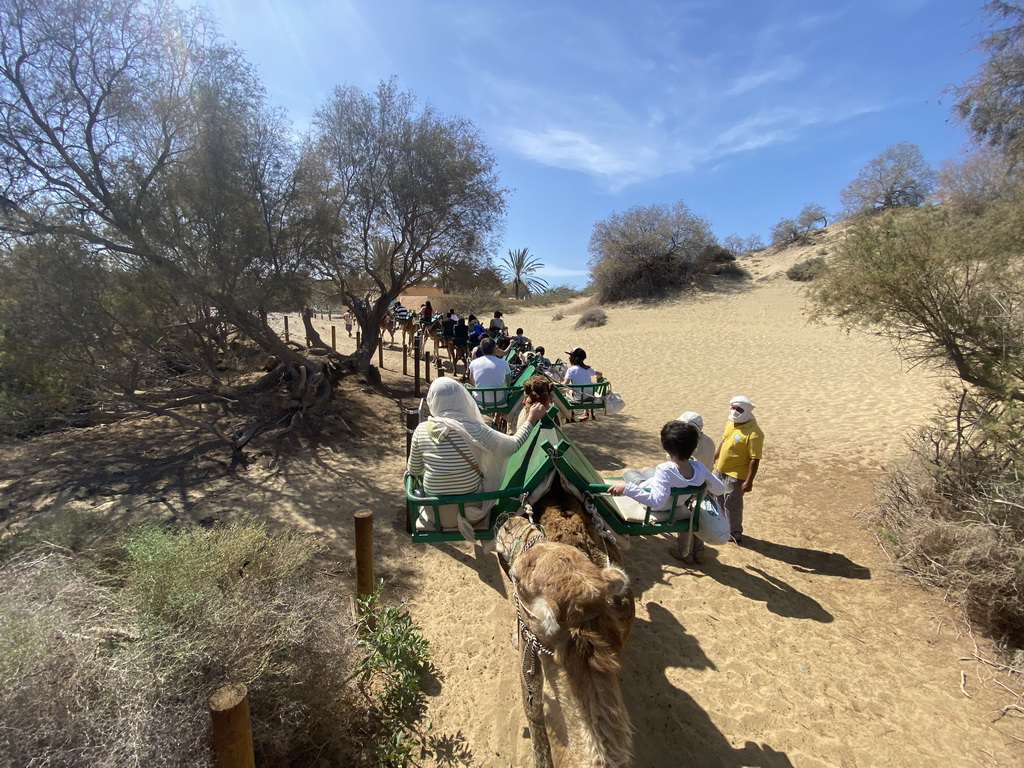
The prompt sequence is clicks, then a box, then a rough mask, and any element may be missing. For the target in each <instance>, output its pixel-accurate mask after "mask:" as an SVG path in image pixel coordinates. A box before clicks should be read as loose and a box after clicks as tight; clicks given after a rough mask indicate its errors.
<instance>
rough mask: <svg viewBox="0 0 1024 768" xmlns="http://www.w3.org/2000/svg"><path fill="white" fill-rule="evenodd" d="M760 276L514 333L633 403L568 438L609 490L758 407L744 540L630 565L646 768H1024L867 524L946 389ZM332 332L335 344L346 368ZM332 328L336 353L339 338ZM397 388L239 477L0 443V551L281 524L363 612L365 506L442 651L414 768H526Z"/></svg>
mask: <svg viewBox="0 0 1024 768" xmlns="http://www.w3.org/2000/svg"><path fill="white" fill-rule="evenodd" d="M746 266H747V267H748V268H750V269H751V271H752V272H753V274H754V277H755V280H754V281H752V282H750V283H748V284H745V285H744V286H743V287H741V288H734V289H732V290H728V291H723V292H718V293H712V294H707V295H704V296H702V297H700V298H696V299H694V298H690V299H686V300H683V301H679V302H672V303H668V304H664V305H661V306H656V307H614V308H611V309H608V310H607V311H608V322H607V324H606V325H604V326H603V327H600V328H594V329H588V330H581V331H574V330H573V324H574V322H575V320H576V317H577V314H575V313H578V311H579V306H578V305H577V306H569V307H549V308H533V309H529V310H522V311H519V312H516V313H511V314H509V315H507V317H506V319H507V320H508V322H509V324H510V325H511V326H512V327H513V328H514V327H516V326H522V327H523V328H525V330H526V333H527V335H529V336H531V337H532V338H533V340H534V342H535V343H541V344H544V345H545V346H546V348H547V350H548V353H549V356H550V357H552V358H555V357H558V356H561V357H563V359H564V357H565V355H564V351H565V350H568V349H571V348H572V347H574V346H581V347H583V348H585V349H586V350H587V352H588V353H589V357H588V361H590V362H591V363H592V364H593V365H594V366H595V367H596V368H598V369H599V370H601V371H602V372H603V373H604V375H605V376H606V377H607V378H608V379H609V380H610V381H611V383H612V387H613V389H614V390H615V391H617V392H619V393H621V395H622V396H623V398H624V399H625V401H626V409H625V410H624V411H622V412H621V413H619V414H616V415H613V416H605V415H601V416H599V418H598V419H597V420H596V421H593V422H587V423H579V424H570V425H568V426H567V427H566V429H567V431H568V432H569V434H570V436H571V437H572V439H573V440H574V441H576V442H577V444H578V445H579V446H580V447H581V448H582V449H583V450H584V451H585V453H586V454H587V456H588V457H589V458H590V460H591V462H592V463H593V464H594V465H595V466H596V467H597V469H598V470H600V471H602V472H606V473H608V474H616V473H618V472H620V471H621V470H622V469H623V468H624V467H630V466H632V467H642V466H644V465H650V464H653V463H656V462H657V461H658V460H659V457H661V455H662V451H661V449H660V446H659V445H658V438H657V434H658V430H659V428H660V426H661V425H662V423H664V422H665V421H666V420H668V419H671V418H674V417H676V416H678V415H679V414H680V413H681V412H683V411H686V410H695V411H698V412H700V413H701V414H703V416H704V422H705V429H706V431H707V432H708V433H709V434H711V435H712V436H713V437H714V438H715V439H716V440H717V439H718V438H719V437H720V432H721V429H722V427H723V425H724V422H725V416H726V410H727V405H728V400H729V398H730V397H731V396H733V395H736V394H744V395H747V396H748V397H750V398H751V399H752V400H753V401H754V402H755V403H756V404H757V410H756V412H755V413H756V415H757V418H758V421H759V423H760V424H761V426H762V428H763V429H764V431H765V433H766V447H765V457H764V460H763V462H762V465H761V472H760V473H759V475H758V477H757V480H756V482H755V485H754V489H753V492H752V493H751V494H750V495H749V496H748V497H747V514H746V521H745V527H746V535H747V539H746V542H745V546H737V545H734V544H728V545H723V546H719V547H713V548H711V550H712V551H710V552H709V556H708V558H707V560H706V562H705V564H704V565H703V566H700V567H692V568H687V567H684V566H682V565H681V564H680V563H678V562H676V561H675V560H672V559H671V558H670V557H669V556H668V554H667V549H668V547H669V545H670V544H671V543H672V540H671V539H670V538H668V537H645V538H637V539H634V540H633V541H632V547H631V548H630V549H629V550H628V551H627V552H626V558H627V570H628V572H629V575H630V578H631V579H632V581H633V584H634V587H635V590H636V595H637V622H636V626H635V628H634V630H633V634H632V636H631V638H630V641H629V645H628V646H627V649H626V654H625V658H624V666H623V670H622V682H623V689H624V694H625V699H626V702H627V705H628V708H629V711H630V713H631V716H632V720H633V724H634V727H635V731H636V736H635V755H636V757H635V761H634V765H635V766H638V767H639V768H648V767H653V766H702V767H704V766H707V767H713V766H730V767H733V766H735V767H738V766H790V765H792V766H799V767H800V768H824V767H825V766H843V767H844V768H853V767H858V768H866V767H868V766H881V765H885V766H894V767H896V768H901V767H904V766H905V767H907V768H920V767H921V766H931V765H951V766H1007V767H1010V766H1020V765H1024V725H1022V724H1024V721H1022V720H1021V713H1020V711H1018V710H1014V709H1009V710H1007V711H1006V712H1005V713H1004V712H1002V711H1001V710H1002V709H1003V708H1004V707H1007V706H1008V705H1011V704H1014V703H1015V702H1017V701H1018V700H1017V699H1016V698H1015V697H1014V696H1013V695H1011V693H1010V692H1009V690H1008V689H1005V688H1002V687H1001V686H1000V683H1005V684H1007V685H1009V686H1010V687H1015V686H1019V681H1018V680H1013V679H1008V678H1000V677H999V673H1000V671H999V669H998V668H997V667H995V666H993V665H992V664H989V663H986V662H985V661H981V660H979V658H978V657H981V659H987V660H995V659H996V655H995V652H994V651H993V649H992V648H991V647H990V646H989V645H988V644H987V643H986V642H985V641H984V640H983V639H975V638H973V637H972V636H971V635H970V634H969V633H968V631H967V629H966V627H965V626H964V625H963V624H962V623H961V622H960V621H959V620H958V617H957V613H956V611H955V609H954V608H953V606H951V605H950V604H948V603H947V602H945V601H944V600H943V595H942V594H941V593H940V592H937V591H935V590H933V589H927V588H924V587H922V586H920V585H918V584H917V583H915V582H914V581H913V580H912V579H910V578H909V577H908V576H906V575H905V574H902V573H899V572H897V571H895V570H894V569H893V568H892V567H891V566H890V565H889V563H888V561H887V559H886V557H885V555H884V554H883V552H882V550H881V549H880V547H879V546H878V543H877V541H876V538H875V534H874V533H873V532H872V530H870V529H869V527H868V525H867V523H865V522H864V520H863V518H861V517H859V516H858V513H859V512H860V511H862V510H864V509H865V508H867V507H869V506H870V505H871V503H872V499H873V498H874V494H875V492H876V488H877V487H878V486H879V485H880V483H881V481H882V478H883V477H884V473H885V468H886V467H887V466H890V465H891V464H893V463H894V462H897V461H899V460H900V459H901V457H902V456H904V455H905V453H906V448H905V440H906V438H907V436H908V435H910V434H911V433H912V432H913V431H914V429H915V428H917V427H919V426H920V425H922V424H924V423H926V422H927V420H928V418H929V417H930V414H932V413H933V412H934V410H935V406H936V403H937V402H938V401H939V400H940V398H941V397H942V381H941V380H940V379H939V378H938V377H936V376H935V375H933V374H929V372H927V371H923V370H908V369H906V367H905V366H903V365H902V364H901V362H900V360H899V357H898V356H897V355H896V354H895V353H894V352H893V351H892V350H891V349H890V348H889V346H888V345H887V344H886V343H885V342H883V341H881V340H879V339H875V338H871V337H868V336H865V335H860V334H857V333H853V334H846V333H844V332H841V331H838V330H836V329H835V328H833V327H828V326H823V325H815V324H811V323H808V321H807V316H806V314H805V306H804V299H803V296H802V289H801V287H800V286H799V285H798V284H796V283H792V282H790V281H788V280H786V279H785V278H784V277H782V276H781V274H780V269H781V268H782V267H784V266H785V265H777V264H775V265H771V264H767V263H763V262H762V260H760V259H753V260H748V262H747V264H746ZM560 315H561V319H556V318H557V317H559V316H560ZM292 319H293V325H292V329H293V330H292V333H293V334H294V333H295V332H296V330H295V329H297V328H298V327H299V324H298V322H297V320H296V319H295V318H294V316H293V318H292ZM334 324H336V325H337V326H338V327H337V330H338V332H339V335H338V348H339V351H341V352H349V351H352V350H353V349H354V348H355V340H354V339H349V338H348V337H347V336H346V335H345V333H344V329H343V327H341V326H340V324H339V323H338V321H337V320H336V319H335V320H334ZM318 325H319V326H320V328H321V330H322V332H323V333H324V334H325V338H326V339H328V340H329V339H330V325H331V323H330V322H328V321H326V320H323V321H318ZM382 375H383V379H384V384H385V386H386V387H387V388H388V389H389V391H390V392H391V393H392V395H393V398H392V399H388V398H386V397H381V396H379V395H378V394H376V393H374V392H372V391H371V390H370V388H369V387H368V386H365V385H361V384H359V382H358V381H356V380H355V379H354V378H350V379H346V380H345V382H344V386H343V387H342V389H341V392H340V393H339V397H338V407H337V412H336V413H334V414H330V415H329V416H328V417H327V418H326V419H324V420H323V423H322V424H321V425H320V426H319V427H318V432H317V433H316V437H315V438H304V437H301V436H299V435H298V434H296V435H294V436H291V437H289V438H287V440H286V444H285V445H284V446H283V449H280V450H279V449H275V448H272V447H270V446H263V447H260V446H257V447H255V448H253V449H252V451H251V456H250V462H249V463H248V465H245V466H243V467H240V468H237V469H235V470H232V469H231V468H230V467H229V462H228V461H227V459H226V457H225V456H224V455H223V451H222V450H220V449H217V448H216V446H213V447H210V446H209V445H207V446H206V447H205V448H203V449H201V450H197V449H195V447H194V446H191V445H189V446H182V443H181V440H182V432H181V429H180V428H178V427H176V426H175V425H173V424H171V423H170V422H168V421H166V420H161V419H146V420H141V421H139V422H138V423H137V424H136V425H135V426H134V427H133V426H132V425H127V424H126V425H121V426H120V427H119V428H118V429H117V430H112V429H109V428H105V427H96V428H92V429H84V430H76V431H74V432H73V433H65V434H54V435H49V436H44V437H41V438H38V439H35V440H32V441H22V442H14V443H9V444H7V445H6V446H5V447H4V450H5V462H4V465H3V466H2V467H0V524H2V525H0V528H2V530H0V533H2V534H4V535H6V534H8V533H13V532H15V531H17V530H20V529H22V528H23V527H24V526H26V525H29V524H31V523H32V522H33V521H35V520H39V519H43V518H46V517H47V516H49V515H51V514H55V513H57V512H59V511H61V510H63V511H66V512H72V513H74V514H76V515H80V514H81V515H84V514H89V515H91V516H93V517H94V518H95V519H96V520H97V521H100V522H106V523H108V524H109V525H110V526H113V527H115V529H116V528H117V527H119V526H121V525H123V523H124V522H125V521H126V520H131V519H139V518H140V517H147V516H148V517H157V518H159V519H166V518H167V517H168V516H174V517H175V518H177V519H178V520H181V521H193V522H195V521H200V520H203V519H204V518H207V517H212V518H215V519H217V520H225V521H226V520H231V519H236V518H249V519H252V518H256V519H260V520H267V521H269V522H270V523H271V524H272V525H277V526H285V527H292V528H295V527H297V528H299V529H301V530H306V531H310V532H313V533H315V534H317V535H318V536H321V537H322V538H323V539H324V540H325V541H326V542H327V543H328V544H329V546H331V547H332V548H333V549H334V550H336V551H337V552H338V553H339V554H340V555H341V557H340V559H339V562H341V563H342V565H341V566H335V567H338V568H339V570H338V576H339V579H338V584H339V600H349V599H350V594H349V593H350V591H351V584H352V582H353V577H352V576H353V574H352V571H353V568H352V566H351V553H352V513H353V512H354V511H356V510H358V509H360V508H369V509H372V510H373V511H374V517H375V544H376V551H377V562H376V575H377V576H378V577H379V578H383V579H385V580H386V582H387V588H386V589H387V597H388V598H389V599H391V600H396V601H403V602H405V604H406V605H407V607H408V609H409V611H410V612H411V613H412V615H413V618H414V619H415V621H416V622H417V623H418V624H419V625H420V626H421V627H422V629H423V632H424V634H425V635H426V637H427V639H428V640H429V641H430V643H431V646H432V651H433V658H434V665H435V670H436V671H435V674H434V675H433V677H432V678H431V679H430V680H429V681H428V685H427V691H428V709H427V713H426V717H427V718H428V719H429V721H430V724H431V725H430V728H429V731H428V733H429V734H430V736H431V752H432V754H431V755H429V756H427V757H426V758H424V761H423V763H424V764H426V765H431V764H443V765H465V766H488V767H489V766H498V767H502V766H514V767H515V768H525V767H526V766H529V765H530V764H531V763H530V748H529V741H528V739H529V734H528V733H527V731H526V721H525V718H524V715H523V712H522V703H521V701H520V693H519V682H518V670H517V655H516V652H515V651H514V650H513V648H512V645H511V639H510V638H511V632H512V627H513V613H512V610H511V608H510V605H509V602H508V600H507V591H506V590H507V584H506V583H505V581H504V576H503V575H502V574H501V572H500V570H499V568H498V565H497V563H496V560H495V557H494V556H493V555H483V554H481V552H480V550H479V549H478V548H474V547H473V546H472V545H470V544H469V543H467V542H456V543H451V544H436V545H413V544H412V543H410V542H409V540H408V538H407V537H406V534H405V531H404V522H403V519H404V518H403V516H404V502H403V493H402V471H403V468H404V424H403V421H402V412H401V408H402V406H409V405H412V404H413V403H414V402H415V400H414V399H413V398H412V397H411V395H412V391H411V390H412V380H411V377H410V376H403V375H402V362H401V354H400V351H399V350H398V349H397V348H389V349H388V350H387V351H386V352H385V354H384V370H383V371H382ZM129 428H132V429H134V430H135V432H134V437H133V438H132V439H131V440H129V439H128V436H127V433H126V430H127V429H129ZM189 439H190V440H192V439H193V438H189ZM140 441H144V445H142V444H141V443H140ZM288 441H291V442H288ZM278 448H281V447H280V446H279V447H278ZM438 755H440V757H437V756H438Z"/></svg>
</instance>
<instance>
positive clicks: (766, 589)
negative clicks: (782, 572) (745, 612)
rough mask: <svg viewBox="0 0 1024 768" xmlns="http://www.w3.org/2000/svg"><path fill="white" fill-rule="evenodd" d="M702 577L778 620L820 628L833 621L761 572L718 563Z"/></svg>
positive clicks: (801, 595) (815, 605)
mask: <svg viewBox="0 0 1024 768" xmlns="http://www.w3.org/2000/svg"><path fill="white" fill-rule="evenodd" d="M705 573H707V574H708V576H710V577H711V578H713V579H715V581H717V582H719V583H720V584H723V585H725V586H727V587H732V588H733V589H735V590H736V591H737V592H739V593H740V594H741V595H743V596H744V597H746V598H749V599H750V600H757V601H758V602H762V603H764V604H765V607H766V608H767V609H768V610H769V611H771V612H772V613H774V614H776V615H777V616H786V617H789V618H792V619H810V620H811V621H820V622H821V623H823V624H827V623H829V622H831V621H832V620H833V618H834V617H833V616H832V614H831V613H829V612H828V611H826V610H825V609H824V608H823V607H822V606H821V603H819V602H818V601H817V600H815V599H813V598H811V597H808V596H807V595H805V594H804V593H803V592H800V591H799V590H797V589H794V588H793V587H791V586H790V585H789V584H787V583H786V582H784V581H783V580H782V579H777V578H775V577H774V576H769V575H768V574H767V573H765V572H764V571H762V570H761V569H760V568H754V567H753V566H750V567H749V570H747V569H743V568H737V567H735V566H732V565H726V564H725V563H723V562H721V561H718V562H716V563H715V564H714V566H713V567H711V568H707V569H706V570H705Z"/></svg>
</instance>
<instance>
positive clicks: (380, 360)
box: [377, 337, 384, 368]
mask: <svg viewBox="0 0 1024 768" xmlns="http://www.w3.org/2000/svg"><path fill="white" fill-rule="evenodd" d="M377 367H378V368H383V367H384V337H381V340H380V344H378V345H377Z"/></svg>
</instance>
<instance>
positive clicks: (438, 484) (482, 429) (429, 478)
mask: <svg viewBox="0 0 1024 768" xmlns="http://www.w3.org/2000/svg"><path fill="white" fill-rule="evenodd" d="M427 407H428V408H429V409H430V418H428V419H427V420H426V421H424V422H423V423H421V424H420V425H419V426H417V427H416V430H415V431H414V432H413V434H412V443H411V446H410V450H409V461H408V463H407V465H406V471H407V472H408V473H409V474H410V475H413V476H414V477H418V478H421V480H422V486H423V490H424V491H425V492H426V493H427V495H429V496H459V495H463V494H469V493H477V492H479V491H481V490H483V491H494V490H497V489H498V487H499V486H500V485H501V481H502V479H503V478H504V473H505V463H506V462H507V461H508V458H509V457H510V456H511V455H512V454H513V453H515V452H516V451H517V450H518V449H519V447H520V446H521V445H522V444H523V443H525V442H526V440H527V438H528V437H529V436H530V430H531V429H532V428H533V425H534V424H536V423H537V422H538V421H540V419H541V417H542V416H543V415H544V406H542V405H540V404H536V405H534V406H531V407H530V408H529V410H528V411H527V415H526V420H525V421H524V423H523V424H522V425H521V426H520V427H519V429H517V430H516V432H515V434H512V435H505V434H502V433H500V432H498V431H497V430H494V429H491V427H490V425H489V424H488V423H487V421H486V420H485V419H484V417H483V416H482V415H481V413H480V409H479V408H478V407H477V404H476V402H475V401H474V400H473V398H472V396H471V395H470V393H469V391H468V390H467V389H466V388H465V387H464V386H462V385H461V384H460V383H459V382H457V381H456V380H455V379H452V378H449V377H447V376H445V377H442V378H440V379H435V380H434V382H433V383H432V384H431V385H430V389H428V390H427ZM471 522H474V521H471Z"/></svg>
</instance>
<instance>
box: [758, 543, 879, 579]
mask: <svg viewBox="0 0 1024 768" xmlns="http://www.w3.org/2000/svg"><path fill="white" fill-rule="evenodd" d="M743 546H744V547H746V548H748V549H752V550H753V551H755V552H757V553H758V554H761V555H764V556H765V557H770V558H771V559H772V560H779V561H780V562H783V563H789V564H790V565H792V566H793V569H794V570H796V571H798V572H799V573H810V574H815V575H819V576H840V577H842V578H844V579H870V578H871V569H870V568H867V567H865V566H863V565H858V564H857V563H855V562H853V561H852V560H851V559H850V558H848V557H847V556H846V555H841V554H839V553H838V552H822V551H821V550H819V549H804V548H803V547H790V546H787V545H785V544H777V543H775V542H773V541H764V540H762V539H752V538H751V537H750V536H744V537H743Z"/></svg>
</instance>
